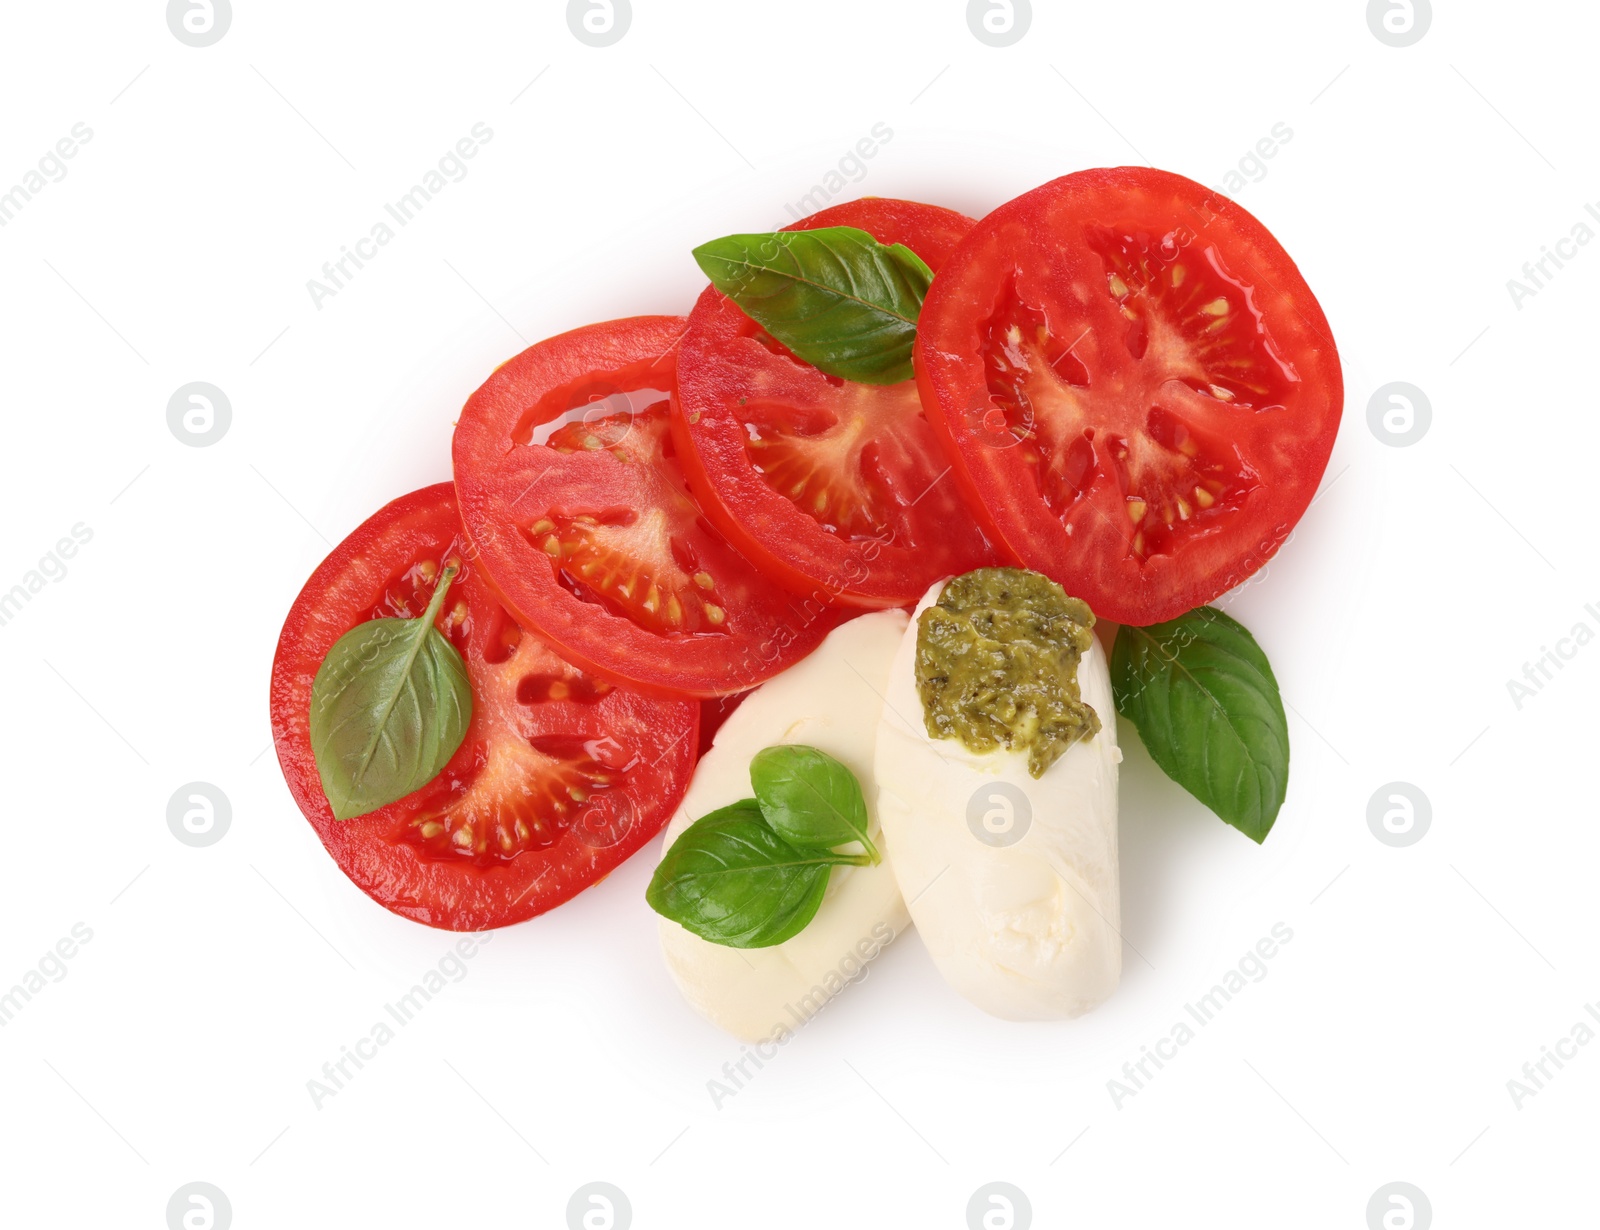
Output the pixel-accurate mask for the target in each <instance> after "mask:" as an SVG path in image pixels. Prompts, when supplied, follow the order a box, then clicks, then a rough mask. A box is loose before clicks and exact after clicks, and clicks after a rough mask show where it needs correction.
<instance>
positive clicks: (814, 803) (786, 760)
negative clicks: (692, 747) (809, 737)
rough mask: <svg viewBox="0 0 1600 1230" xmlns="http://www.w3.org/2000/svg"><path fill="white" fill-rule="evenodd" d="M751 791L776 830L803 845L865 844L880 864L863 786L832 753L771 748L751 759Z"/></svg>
mask: <svg viewBox="0 0 1600 1230" xmlns="http://www.w3.org/2000/svg"><path fill="white" fill-rule="evenodd" d="M750 788H751V789H752V790H754V791H755V795H756V802H757V804H759V805H760V807H761V814H762V815H763V816H765V817H766V821H767V823H768V824H770V825H771V826H772V830H773V832H775V833H777V834H778V836H779V837H781V838H783V839H784V840H785V841H787V842H790V843H792V844H794V845H797V846H823V847H826V848H828V849H832V848H833V847H834V846H842V845H844V844H845V843H846V842H851V841H859V842H860V843H861V845H862V847H863V848H864V849H865V850H866V852H867V856H868V857H869V858H871V859H872V861H873V862H874V863H876V862H878V861H879V856H878V849H877V847H876V846H874V845H873V844H872V839H871V838H870V837H869V836H867V800H866V798H865V797H864V796H863V795H862V793H861V783H860V782H858V781H857V780H856V775H855V774H854V773H852V772H851V771H850V770H849V769H848V768H847V767H846V766H844V765H843V764H841V763H840V762H839V761H837V760H835V759H834V758H833V757H832V756H830V755H828V753H826V752H823V751H819V750H818V749H816V748H814V747H806V746H805V745H803V744H798V743H796V744H787V745H782V746H779V747H769V748H766V749H765V750H763V751H760V752H757V753H756V755H755V758H754V759H753V760H751V761H750Z"/></svg>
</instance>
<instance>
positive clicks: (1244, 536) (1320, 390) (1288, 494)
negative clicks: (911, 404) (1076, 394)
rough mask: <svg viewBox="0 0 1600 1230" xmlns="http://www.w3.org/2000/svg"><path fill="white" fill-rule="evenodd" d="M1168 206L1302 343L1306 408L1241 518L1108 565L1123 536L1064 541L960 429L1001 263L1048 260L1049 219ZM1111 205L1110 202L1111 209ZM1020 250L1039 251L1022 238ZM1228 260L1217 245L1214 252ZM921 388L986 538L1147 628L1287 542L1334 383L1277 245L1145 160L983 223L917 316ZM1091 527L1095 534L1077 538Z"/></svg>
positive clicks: (998, 458) (1238, 214)
mask: <svg viewBox="0 0 1600 1230" xmlns="http://www.w3.org/2000/svg"><path fill="white" fill-rule="evenodd" d="M1118 201H1128V202H1133V204H1130V205H1129V206H1128V207H1127V209H1126V210H1125V212H1126V213H1127V214H1134V213H1137V212H1138V211H1139V210H1142V209H1147V208H1153V209H1156V210H1157V211H1158V212H1159V211H1160V209H1161V206H1162V205H1163V204H1165V205H1166V206H1167V207H1168V208H1167V212H1166V213H1165V214H1164V216H1165V218H1166V219H1167V220H1168V221H1170V222H1171V224H1172V225H1174V226H1185V227H1187V228H1188V230H1189V231H1190V233H1191V234H1192V235H1193V236H1195V237H1199V238H1207V239H1209V238H1211V237H1212V236H1216V237H1217V238H1218V240H1219V241H1227V240H1234V241H1236V242H1237V245H1238V247H1242V248H1244V249H1245V250H1246V252H1247V254H1248V256H1249V257H1250V258H1251V264H1250V268H1249V269H1248V274H1249V276H1250V277H1251V278H1253V279H1254V280H1255V285H1256V286H1257V288H1258V289H1259V290H1260V291H1261V292H1262V294H1263V297H1266V296H1268V295H1270V296H1271V297H1272V299H1273V305H1274V309H1275V310H1277V311H1278V312H1279V315H1278V317H1277V323H1278V324H1279V325H1280V326H1281V327H1282V332H1284V333H1285V334H1290V335H1293V337H1294V338H1295V339H1296V341H1297V342H1298V343H1299V345H1297V346H1296V348H1295V349H1294V350H1293V353H1292V356H1291V357H1292V358H1293V360H1294V363H1295V365H1296V366H1297V367H1298V369H1299V377H1300V384H1301V389H1302V390H1303V391H1304V393H1305V400H1306V401H1307V402H1308V403H1309V407H1308V411H1307V416H1306V420H1305V422H1304V423H1302V424H1297V425H1296V429H1295V433H1294V438H1293V439H1292V440H1287V439H1286V440H1284V441H1282V442H1279V441H1274V442H1273V445H1272V447H1273V448H1274V450H1275V451H1276V452H1277V453H1279V454H1280V455H1281V458H1282V461H1283V464H1282V465H1281V466H1280V467H1279V468H1278V474H1277V477H1278V478H1279V480H1280V481H1279V482H1278V484H1277V485H1276V486H1275V487H1272V488H1271V489H1269V490H1267V491H1266V492H1265V494H1264V495H1263V496H1262V497H1261V498H1260V499H1259V500H1257V501H1256V503H1255V506H1254V507H1253V508H1252V511H1251V515H1250V516H1249V518H1247V519H1240V520H1239V521H1238V522H1237V523H1236V524H1233V525H1230V526H1227V527H1225V528H1224V529H1223V530H1221V531H1219V532H1218V533H1217V534H1215V535H1213V536H1211V537H1210V538H1209V540H1202V542H1201V545H1200V547H1199V548H1198V549H1196V550H1194V551H1189V552H1185V551H1182V550H1180V551H1179V552H1178V553H1177V554H1175V555H1157V556H1154V557H1152V558H1150V559H1148V560H1146V561H1145V562H1144V564H1143V566H1142V567H1141V568H1139V569H1137V570H1135V569H1131V568H1126V567H1119V566H1116V565H1115V564H1108V563H1107V562H1106V558H1107V557H1108V556H1111V555H1113V554H1114V551H1113V550H1112V548H1113V547H1114V546H1115V544H1116V543H1118V542H1121V543H1123V544H1125V543H1126V541H1127V535H1126V533H1125V532H1121V533H1120V534H1118V535H1113V534H1109V533H1105V532H1102V531H1101V528H1100V527H1095V528H1093V529H1092V530H1091V532H1090V533H1084V532H1083V531H1084V525H1083V524H1079V525H1078V526H1076V527H1075V528H1077V529H1078V530H1079V531H1080V535H1079V538H1078V540H1077V541H1074V540H1073V538H1072V537H1071V536H1070V533H1069V532H1067V531H1066V530H1065V529H1064V527H1063V526H1062V524H1061V523H1060V522H1059V521H1057V520H1056V519H1055V517H1054V516H1053V515H1052V513H1051V512H1050V510H1049V509H1048V508H1047V507H1046V506H1045V505H1044V503H1043V502H1042V501H1035V500H1026V499H1021V498H1017V493H1018V492H1019V491H1023V490H1036V488H1033V487H1031V485H1030V481H1029V480H1028V479H1026V478H1025V477H1024V475H1023V473H1022V471H1021V470H1020V468H1019V467H1017V466H1016V464H1015V458H1014V457H1008V456H1007V452H1008V451H1009V450H1006V449H996V448H993V447H989V446H988V445H986V444H984V443H983V442H981V441H979V440H977V439H976V438H975V436H974V433H972V432H971V431H970V430H969V429H968V426H967V421H968V420H969V419H970V416H971V414H972V413H973V407H975V406H980V405H982V404H984V403H986V401H987V391H986V389H985V387H984V369H983V364H982V360H981V358H980V354H979V348H980V346H981V345H982V341H983V339H982V337H981V336H980V334H979V332H978V330H979V327H980V326H981V325H982V323H983V322H985V321H987V320H988V319H989V318H990V316H991V315H992V314H993V313H994V312H995V311H997V310H998V309H999V307H1000V305H1001V302H1002V297H1003V292H1004V290H1005V284H1004V279H1003V278H1002V277H999V276H996V270H997V269H998V268H999V267H1001V266H1002V265H1008V264H1012V263H1014V264H1016V265H1018V266H1027V265H1032V264H1038V263H1042V262H1044V261H1048V260H1050V259H1052V256H1053V254H1052V253H1051V252H1050V251H1049V249H1048V247H1047V240H1045V239H1041V238H1039V237H1040V236H1041V235H1044V234H1046V233H1048V231H1049V225H1048V223H1049V220H1050V219H1056V220H1061V221H1062V224H1063V225H1082V224H1084V223H1087V222H1091V221H1094V220H1096V219H1097V218H1099V217H1101V216H1104V217H1106V218H1107V220H1121V215H1120V214H1119V211H1118V206H1117V205H1116V204H1115V202H1118ZM1108 202H1110V204H1108ZM1030 244H1033V245H1037V246H1029V245H1030ZM1224 255H1225V256H1226V255H1227V253H1224ZM916 369H917V385H918V391H919V394H920V396H921V398H922V403H923V406H924V408H925V409H926V411H927V414H928V419H929V421H930V422H931V423H932V424H933V425H934V428H935V430H936V432H937V433H938V435H939V437H940V439H941V442H942V443H943V445H944V447H945V448H946V450H947V452H948V454H949V456H950V457H951V459H952V462H953V463H954V466H955V469H954V476H955V477H956V479H957V480H958V482H959V484H960V487H961V490H962V493H963V495H964V496H965V498H966V500H967V502H968V504H969V506H970V507H971V509H972V511H973V513H974V515H975V516H977V517H978V518H979V520H980V522H981V523H982V525H983V527H984V529H985V532H986V533H987V534H988V536H989V537H990V540H991V541H992V542H994V543H995V545H996V548H997V549H998V550H999V551H1000V552H1001V553H1002V554H1003V555H1005V556H1006V557H1007V558H1008V559H1009V560H1010V561H1011V562H1014V563H1016V564H1018V565H1020V566H1023V567H1027V568H1033V569H1036V570H1038V571H1041V572H1044V573H1046V574H1047V575H1049V576H1051V577H1053V578H1054V579H1055V580H1057V581H1059V582H1060V583H1061V584H1062V585H1063V586H1064V587H1066V589H1067V590H1068V592H1069V593H1072V594H1074V595H1076V596H1079V597H1082V598H1084V599H1085V600H1086V601H1088V602H1089V604H1090V606H1091V607H1092V608H1093V610H1094V611H1095V614H1096V615H1097V616H1099V617H1101V618H1103V619H1106V620H1108V621H1114V622H1117V623H1130V624H1135V625H1148V624H1153V623H1159V622H1162V621H1163V620H1167V619H1172V618H1175V617H1176V616H1178V615H1181V614H1183V613H1184V612H1185V611H1188V610H1192V609H1194V608H1195V607H1198V606H1202V605H1204V604H1206V603H1208V602H1210V601H1212V600H1213V599H1215V598H1216V597H1218V596H1219V595H1221V594H1223V593H1225V592H1227V591H1228V590H1229V589H1232V588H1233V587H1235V586H1237V585H1239V584H1241V583H1243V582H1244V581H1245V580H1247V579H1248V578H1249V577H1250V576H1251V575H1252V574H1254V573H1255V572H1256V571H1257V570H1259V569H1260V568H1261V567H1262V566H1263V565H1264V564H1265V563H1266V562H1267V561H1268V560H1269V559H1271V558H1272V556H1273V555H1274V554H1275V553H1276V552H1277V550H1278V549H1279V547H1280V546H1282V545H1283V543H1284V542H1285V541H1286V540H1287V539H1288V537H1289V535H1290V533H1291V532H1292V531H1293V529H1294V527H1295V525H1296V523H1297V522H1298V521H1299V519H1300V517H1301V516H1302V515H1303V514H1304V512H1305V510H1306V508H1307V507H1309V505H1310V503H1311V501H1312V499H1313V498H1314V497H1315V494H1316V490H1317V486H1318V484H1319V482H1320V480H1321V477H1322V474H1323V472H1324V470H1325V469H1326V466H1327V462H1328V457H1329V454H1330V453H1331V451H1332V448H1333V442H1334V438H1335V436H1336V435H1337V433H1338V427H1339V421H1340V416H1341V411H1342V408H1343V404H1344V380H1343V372H1342V369H1341V367H1340V363H1339V355H1338V350H1337V347H1336V346H1335V344H1334V341H1333V335H1332V332H1331V330H1330V328H1329V325H1328V321H1327V318H1326V316H1325V315H1324V314H1323V311H1322V308H1321V306H1320V305H1319V304H1318V302H1317V300H1316V297H1315V295H1314V294H1313V293H1312V291H1311V289H1310V287H1309V286H1307V285H1306V282H1305V279H1304V277H1303V276H1302V275H1301V273H1300V271H1299V269H1298V268H1297V267H1296V265H1295V264H1294V262H1293V260H1292V259H1290V257H1289V256H1288V254H1287V253H1286V252H1284V251H1283V249H1282V247H1281V246H1280V245H1279V244H1278V242H1277V240H1276V239H1275V238H1274V237H1273V236H1272V235H1271V233H1270V232H1269V231H1268V230H1267V229H1266V227H1265V226H1263V225H1262V224H1261V223H1260V222H1259V221H1258V220H1257V219H1256V218H1255V217H1254V216H1252V215H1251V214H1250V213H1248V212H1247V211H1246V210H1245V209H1243V208H1242V207H1241V206H1239V205H1238V204H1236V203H1235V202H1233V201H1230V200H1228V199H1227V198H1226V197H1224V196H1222V195H1221V194H1220V193H1217V192H1214V191H1212V190H1211V189H1209V188H1206V187H1205V186H1204V185H1201V184H1198V183H1195V182H1194V181H1192V180H1189V179H1185V178H1183V177H1182V176H1179V175H1174V174H1171V173H1169V172H1165V171H1156V170H1153V169H1150V168H1146V167H1114V168H1105V169H1097V170H1089V171H1080V172H1076V173H1074V174H1071V175H1066V176H1062V177H1061V178H1059V179H1056V180H1053V181H1051V182H1050V183H1047V184H1044V185H1042V186H1041V187H1039V188H1036V189H1034V190H1032V191H1030V192H1027V193H1024V194H1023V195H1022V196H1020V197H1017V198H1015V199H1013V200H1011V201H1009V202H1007V203H1006V204H1004V205H1002V206H1000V207H999V208H998V209H996V210H994V211H993V212H992V213H990V214H988V215H987V216H985V217H984V218H983V219H981V220H980V221H979V223H978V225H977V226H976V227H975V228H974V229H973V231H972V232H971V233H970V234H969V235H968V236H967V237H966V239H964V240H963V241H962V243H961V245H960V246H959V247H958V248H957V250H956V252H955V253H954V254H952V256H951V257H950V259H949V261H948V262H947V263H946V264H945V266H944V268H943V269H942V270H940V272H939V274H938V275H937V276H936V277H935V279H934V282H933V286H932V288H931V289H930V291H929V293H928V297H927V300H926V301H925V303H924V305H923V310H922V315H921V318H920V320H919V328H918V339H917V352H916ZM1093 533H1099V536H1100V539H1101V541H1100V542H1099V543H1091V542H1089V541H1086V539H1088V538H1089V537H1090V536H1091V534H1093Z"/></svg>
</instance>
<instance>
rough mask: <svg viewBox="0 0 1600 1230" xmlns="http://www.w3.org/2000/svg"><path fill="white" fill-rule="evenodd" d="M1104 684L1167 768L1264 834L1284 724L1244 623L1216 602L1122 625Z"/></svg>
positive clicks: (1273, 807)
mask: <svg viewBox="0 0 1600 1230" xmlns="http://www.w3.org/2000/svg"><path fill="white" fill-rule="evenodd" d="M1111 689H1112V694H1113V695H1114V696H1115V697H1116V702H1117V712H1118V713H1120V714H1122V715H1123V716H1124V717H1125V718H1127V719H1128V720H1129V721H1130V722H1132V723H1133V724H1134V725H1135V726H1136V727H1138V730H1139V737H1140V738H1141V739H1143V740H1144V745H1145V747H1146V748H1148V749H1149V751H1150V757H1151V759H1152V760H1154V761H1155V762H1156V763H1157V764H1158V765H1160V766H1161V769H1162V771H1163V772H1164V773H1166V775H1167V776H1168V777H1170V778H1172V780H1173V781H1175V782H1177V783H1178V785H1180V786H1182V787H1183V788H1184V789H1185V790H1187V791H1188V792H1189V793H1190V794H1192V795H1194V797H1195V798H1197V799H1199V800H1200V801H1201V802H1202V803H1204V804H1205V805H1206V806H1207V807H1209V808H1210V809H1211V810H1212V811H1214V812H1216V813H1217V815H1219V816H1221V817H1222V819H1224V820H1225V821H1227V822H1228V823H1229V824H1231V825H1233V827H1234V828H1236V829H1238V830H1240V831H1241V832H1242V833H1244V834H1245V836H1247V837H1249V838H1250V839H1251V840H1253V841H1256V842H1261V841H1265V840H1266V836H1267V833H1268V832H1270V831H1271V829H1272V823H1273V821H1274V820H1276V819H1277V818H1278V809H1279V808H1280V807H1282V806H1283V798H1284V793H1285V791H1286V790H1287V789H1288V785H1289V724H1288V721H1287V719H1286V718H1285V717H1284V713H1283V701H1282V699H1281V698H1280V697H1279V695H1278V681H1277V680H1276V679H1274V678H1273V675H1272V667H1271V666H1270V665H1268V663H1267V655H1266V654H1264V653H1262V652H1261V647H1260V646H1259V645H1257V644H1256V642H1255V638H1254V637H1253V636H1251V635H1250V633H1249V632H1248V631H1247V630H1246V629H1245V627H1244V625H1242V624H1240V623H1239V622H1238V621H1236V620H1234V619H1230V618H1229V617H1228V616H1227V615H1224V614H1223V613H1222V612H1221V611H1219V610H1217V609H1216V608H1215V607H1200V608H1198V609H1196V610H1193V611H1190V612H1189V613H1188V614H1187V615H1181V616H1179V617H1178V618H1177V619H1174V620H1170V621H1168V622H1167V623H1163V624H1155V625H1152V626H1151V627H1148V628H1135V627H1133V626H1131V625H1129V624H1124V625H1123V626H1122V627H1121V628H1120V629H1119V630H1118V632H1117V641H1116V645H1115V647H1114V648H1113V650H1112V654H1111Z"/></svg>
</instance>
